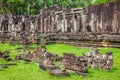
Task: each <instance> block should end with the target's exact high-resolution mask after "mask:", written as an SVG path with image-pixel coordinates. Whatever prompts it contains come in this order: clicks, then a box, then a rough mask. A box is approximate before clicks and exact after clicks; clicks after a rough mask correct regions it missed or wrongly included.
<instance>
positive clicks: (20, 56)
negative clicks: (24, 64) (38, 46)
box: [15, 50, 33, 61]
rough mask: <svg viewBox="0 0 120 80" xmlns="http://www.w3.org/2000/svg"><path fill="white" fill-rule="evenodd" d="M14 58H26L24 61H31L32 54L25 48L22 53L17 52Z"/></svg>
mask: <svg viewBox="0 0 120 80" xmlns="http://www.w3.org/2000/svg"><path fill="white" fill-rule="evenodd" d="M15 60H16V61H18V60H26V61H32V60H33V55H32V54H31V53H30V51H28V50H25V51H24V53H23V54H18V55H16V57H15Z"/></svg>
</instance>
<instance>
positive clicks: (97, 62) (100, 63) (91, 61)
mask: <svg viewBox="0 0 120 80" xmlns="http://www.w3.org/2000/svg"><path fill="white" fill-rule="evenodd" d="M83 55H84V57H86V58H87V59H88V62H87V63H88V65H89V66H91V67H92V68H101V69H103V70H111V69H112V66H113V55H112V52H106V53H105V54H100V53H99V49H91V52H87V53H83Z"/></svg>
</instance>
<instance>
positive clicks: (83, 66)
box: [62, 53, 88, 76]
mask: <svg viewBox="0 0 120 80" xmlns="http://www.w3.org/2000/svg"><path fill="white" fill-rule="evenodd" d="M62 61H63V65H64V67H65V68H66V69H69V70H72V71H74V72H75V73H77V74H80V75H83V76H86V75H87V73H88V68H87V58H85V57H77V56H75V55H74V54H70V53H64V54H63V60H62Z"/></svg>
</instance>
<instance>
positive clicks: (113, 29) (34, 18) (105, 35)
mask: <svg viewBox="0 0 120 80" xmlns="http://www.w3.org/2000/svg"><path fill="white" fill-rule="evenodd" d="M119 4H120V1H116V2H114V3H112V2H109V3H105V4H100V5H98V6H91V7H88V8H86V9H84V8H75V9H69V8H67V7H58V6H55V7H51V8H49V9H46V10H43V11H41V12H40V14H37V15H11V14H4V15H0V41H1V42H9V43H13V42H18V43H23V44H28V43H31V42H32V43H40V38H41V37H43V36H44V37H45V39H46V40H47V41H46V42H47V43H50V42H56V41H62V42H65V43H70V42H72V43H73V42H76V43H77V44H78V45H83V46H86V45H87V46H110V47H120V46H119V42H120V36H119V35H120V22H119V21H120V16H119V14H120V10H119V7H120V5H119ZM85 41H86V42H85ZM102 41H104V42H105V41H106V42H108V43H106V44H105V43H101V42H102ZM87 42H91V43H87ZM72 43H71V44H72ZM86 43H87V44H86Z"/></svg>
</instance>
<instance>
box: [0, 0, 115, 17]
mask: <svg viewBox="0 0 120 80" xmlns="http://www.w3.org/2000/svg"><path fill="white" fill-rule="evenodd" d="M109 1H115V0H0V14H6V13H7V14H9V13H11V14H17V15H19V14H23V15H26V14H38V13H39V12H40V10H41V9H45V8H49V7H52V6H55V5H57V6H68V7H70V8H77V7H87V6H90V5H97V4H101V3H104V2H109Z"/></svg>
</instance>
